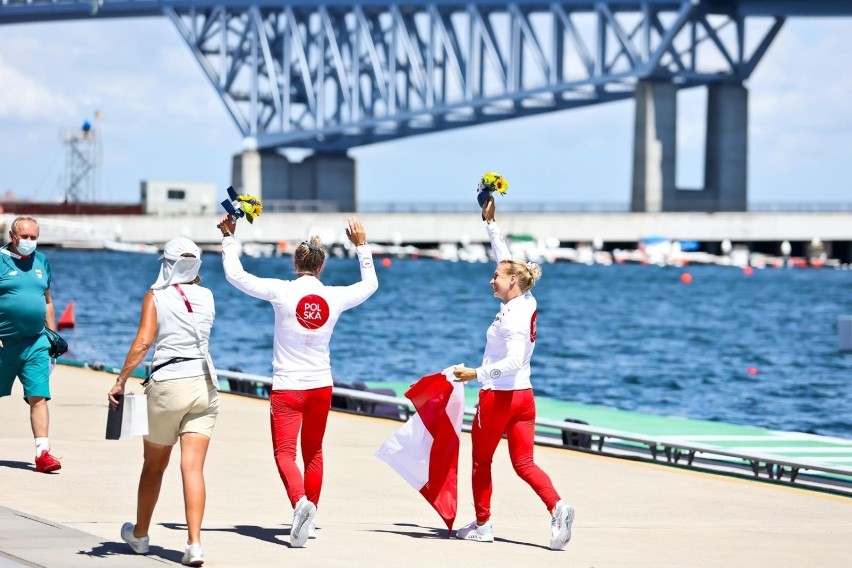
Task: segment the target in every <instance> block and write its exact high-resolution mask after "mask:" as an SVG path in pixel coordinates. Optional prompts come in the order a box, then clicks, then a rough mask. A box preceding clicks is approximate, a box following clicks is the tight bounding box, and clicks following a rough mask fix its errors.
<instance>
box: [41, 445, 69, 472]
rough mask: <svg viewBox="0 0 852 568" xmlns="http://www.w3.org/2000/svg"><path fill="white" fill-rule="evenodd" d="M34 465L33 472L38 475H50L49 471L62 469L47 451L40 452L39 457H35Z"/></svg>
mask: <svg viewBox="0 0 852 568" xmlns="http://www.w3.org/2000/svg"><path fill="white" fill-rule="evenodd" d="M35 465H36V468H35V470H36V471H37V472H39V473H50V472H51V471H56V470H57V469H61V468H62V464H61V463H59V460H58V459H56V458H55V457H53V456H52V455H50V452H48V451H47V450H44V451H42V452H41V455H40V456H38V457H36V460H35Z"/></svg>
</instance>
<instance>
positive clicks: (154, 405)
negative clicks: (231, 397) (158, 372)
mask: <svg viewBox="0 0 852 568" xmlns="http://www.w3.org/2000/svg"><path fill="white" fill-rule="evenodd" d="M145 394H146V395H148V435H147V436H145V440H146V441H148V442H151V443H152V444H160V445H161V446H173V445H175V444H176V443H177V441H178V437H179V436H180V435H181V434H186V433H193V434H202V435H204V436H207V437H208V438H210V437H211V436H212V434H213V426H215V425H216V417H217V416H219V392H218V391H217V390H216V387H214V386H213V383H212V382H211V380H210V379H209V378H208V377H207V376H206V375H200V376H197V377H186V378H183V379H169V380H165V381H151V382H150V383H148V385H147V386H146V387H145Z"/></svg>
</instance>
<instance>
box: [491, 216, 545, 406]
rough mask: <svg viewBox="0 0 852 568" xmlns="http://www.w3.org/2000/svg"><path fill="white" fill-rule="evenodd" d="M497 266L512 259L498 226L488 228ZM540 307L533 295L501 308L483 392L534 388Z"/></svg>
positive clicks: (526, 294)
mask: <svg viewBox="0 0 852 568" xmlns="http://www.w3.org/2000/svg"><path fill="white" fill-rule="evenodd" d="M485 227H486V229H487V230H488V238H489V239H490V240H491V250H492V251H494V256H496V257H497V262H500V261H502V260H509V259H511V258H512V257H511V255H510V253H509V247H508V246H507V245H506V239H504V238H503V233H501V232H500V228H499V227H497V223H491V224H490V225H488V224H486V225H485ZM536 308H537V303H536V301H535V298H534V297H533V295H532V292H531V291H529V290H527V291H526V292H525V293H524V294H522V295H520V296H518V297H517V298H513V299H511V300H509V301H508V302H506V303H505V304H503V303H501V304H500V311H499V312H497V315H496V316H495V318H494V321H493V322H492V323H491V326H489V328H488V332H486V334H485V338H486V340H485V353H484V354H483V356H482V365H481V366H480V367H477V369H476V379H477V380H478V381H479V382H480V383H482V388H483V389H494V390H521V389H528V388H532V383H531V382H530V359H532V354H533V350H534V349H535V335H536V315H537V313H536Z"/></svg>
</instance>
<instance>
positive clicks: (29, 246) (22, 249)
mask: <svg viewBox="0 0 852 568" xmlns="http://www.w3.org/2000/svg"><path fill="white" fill-rule="evenodd" d="M37 246H38V241H37V240H35V239H33V240H31V241H30V240H27V239H21V240H19V241H18V246H17V247H16V248H17V249H18V252H19V253H21V256H30V255H31V254H32V253H34V252H35V249H36V247H37Z"/></svg>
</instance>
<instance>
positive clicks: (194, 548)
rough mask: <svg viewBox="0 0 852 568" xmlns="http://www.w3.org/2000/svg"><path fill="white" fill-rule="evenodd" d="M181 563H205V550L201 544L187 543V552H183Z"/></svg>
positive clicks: (190, 564) (192, 564)
mask: <svg viewBox="0 0 852 568" xmlns="http://www.w3.org/2000/svg"><path fill="white" fill-rule="evenodd" d="M180 563H181V564H183V565H184V566H201V565H202V564H204V552H202V551H201V544H187V545H186V552H184V553H183V558H182V559H181V561H180Z"/></svg>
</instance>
